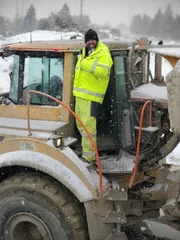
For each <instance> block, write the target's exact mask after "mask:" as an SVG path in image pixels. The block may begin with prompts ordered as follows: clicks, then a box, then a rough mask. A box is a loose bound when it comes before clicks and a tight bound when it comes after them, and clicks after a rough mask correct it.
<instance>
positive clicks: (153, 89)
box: [131, 83, 167, 100]
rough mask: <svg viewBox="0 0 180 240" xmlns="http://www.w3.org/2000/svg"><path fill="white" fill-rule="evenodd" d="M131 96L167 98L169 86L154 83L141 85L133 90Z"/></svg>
mask: <svg viewBox="0 0 180 240" xmlns="http://www.w3.org/2000/svg"><path fill="white" fill-rule="evenodd" d="M131 98H147V99H149V98H151V99H162V100H167V87H166V86H157V85H155V84H153V83H147V84H144V85H141V86H140V87H138V88H136V89H135V90H132V91H131Z"/></svg>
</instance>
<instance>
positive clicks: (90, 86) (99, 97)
mask: <svg viewBox="0 0 180 240" xmlns="http://www.w3.org/2000/svg"><path fill="white" fill-rule="evenodd" d="M112 64H113V62H112V58H111V55H110V52H109V49H108V47H107V46H106V45H105V44H103V43H102V42H101V41H99V42H98V45H97V47H96V49H95V50H94V51H93V52H92V53H91V54H90V55H89V56H87V57H86V58H85V48H83V50H82V53H81V55H80V56H79V59H78V62H77V64H76V69H75V78H74V87H73V95H74V96H77V97H81V98H84V99H87V100H91V101H94V102H99V103H102V102H103V99H104V95H105V93H106V90H107V87H108V83H109V78H110V69H111V66H112Z"/></svg>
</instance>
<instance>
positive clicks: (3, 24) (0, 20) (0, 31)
mask: <svg viewBox="0 0 180 240" xmlns="http://www.w3.org/2000/svg"><path fill="white" fill-rule="evenodd" d="M9 25H10V22H9V20H7V19H6V18H4V17H3V16H0V35H2V36H3V37H7V36H8V34H9Z"/></svg>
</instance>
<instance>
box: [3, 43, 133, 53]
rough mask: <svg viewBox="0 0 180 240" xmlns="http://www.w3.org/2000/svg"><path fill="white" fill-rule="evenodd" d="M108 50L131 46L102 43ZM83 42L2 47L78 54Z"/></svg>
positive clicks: (5, 47) (6, 45) (23, 44)
mask: <svg viewBox="0 0 180 240" xmlns="http://www.w3.org/2000/svg"><path fill="white" fill-rule="evenodd" d="M104 43H105V44H106V45H107V46H108V47H109V49H110V50H127V49H128V48H129V47H130V46H131V45H130V44H127V43H122V42H104ZM84 45H85V44H84V42H83V41H77V40H66V41H62V40H60V41H34V42H26V43H12V44H5V45H3V51H5V52H12V51H13V52H16V51H18V52H20V51H28V52H31V51H39V52H47V51H48V52H79V50H80V49H82V48H83V47H84Z"/></svg>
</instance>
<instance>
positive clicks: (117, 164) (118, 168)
mask: <svg viewBox="0 0 180 240" xmlns="http://www.w3.org/2000/svg"><path fill="white" fill-rule="evenodd" d="M134 161H135V156H133V155H131V154H128V153H125V152H123V153H122V155H121V157H119V156H115V157H109V158H106V159H103V158H102V159H101V166H102V172H103V173H115V174H116V173H132V170H133V168H134Z"/></svg>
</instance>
